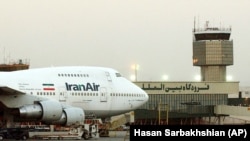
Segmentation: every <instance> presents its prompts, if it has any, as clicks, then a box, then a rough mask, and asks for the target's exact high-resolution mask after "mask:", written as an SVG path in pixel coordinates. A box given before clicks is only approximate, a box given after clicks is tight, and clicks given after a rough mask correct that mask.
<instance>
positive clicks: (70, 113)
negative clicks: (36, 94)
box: [19, 100, 85, 126]
mask: <svg viewBox="0 0 250 141" xmlns="http://www.w3.org/2000/svg"><path fill="white" fill-rule="evenodd" d="M19 114H20V118H22V119H27V120H30V119H32V120H40V121H42V122H44V123H46V124H60V125H67V126H68V125H73V124H80V123H83V121H84V119H85V113H84V111H83V110H82V109H81V108H78V107H66V108H63V106H62V105H61V103H60V102H59V101H56V100H46V101H40V102H38V103H36V104H32V105H25V106H22V107H20V108H19Z"/></svg>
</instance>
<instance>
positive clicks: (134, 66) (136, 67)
mask: <svg viewBox="0 0 250 141" xmlns="http://www.w3.org/2000/svg"><path fill="white" fill-rule="evenodd" d="M132 68H133V69H134V71H135V82H136V81H137V70H138V69H139V65H138V64H134V65H133V66H132Z"/></svg>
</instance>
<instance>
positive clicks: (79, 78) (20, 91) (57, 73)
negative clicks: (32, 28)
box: [0, 66, 148, 118]
mask: <svg viewBox="0 0 250 141" xmlns="http://www.w3.org/2000/svg"><path fill="white" fill-rule="evenodd" d="M0 89H1V91H0V101H1V102H2V103H3V104H4V105H5V106H6V107H7V108H19V107H21V106H24V105H29V104H34V102H36V101H43V100H49V99H53V100H56V101H59V102H60V103H61V104H62V105H64V106H65V107H67V106H72V107H79V108H82V109H83V110H84V112H85V115H91V114H93V115H94V116H96V117H101V118H102V117H110V116H114V115H119V114H122V113H125V112H129V111H133V110H134V109H136V108H138V107H140V106H141V105H143V104H144V103H146V102H147V101H148V95H147V94H146V93H145V92H144V91H143V90H142V89H141V88H139V87H138V86H136V85H135V84H133V83H132V82H130V81H128V80H127V79H125V78H124V77H122V76H121V75H120V73H119V72H117V71H116V70H113V69H110V68H101V67H77V66H75V67H51V68H41V69H29V70H21V71H14V72H1V73H0ZM51 108H53V107H51Z"/></svg>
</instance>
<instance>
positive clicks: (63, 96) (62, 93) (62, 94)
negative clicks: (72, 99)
mask: <svg viewBox="0 0 250 141" xmlns="http://www.w3.org/2000/svg"><path fill="white" fill-rule="evenodd" d="M67 97H68V94H67V91H66V90H65V88H59V101H60V102H66V99H67Z"/></svg>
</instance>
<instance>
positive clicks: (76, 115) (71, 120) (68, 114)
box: [49, 107, 85, 126]
mask: <svg viewBox="0 0 250 141" xmlns="http://www.w3.org/2000/svg"><path fill="white" fill-rule="evenodd" d="M84 119H85V113H84V111H83V110H82V109H81V108H77V107H70V108H65V109H63V114H62V117H61V118H60V120H58V121H52V122H50V123H49V124H60V125H66V126H70V125H75V124H81V123H83V122H84Z"/></svg>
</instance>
